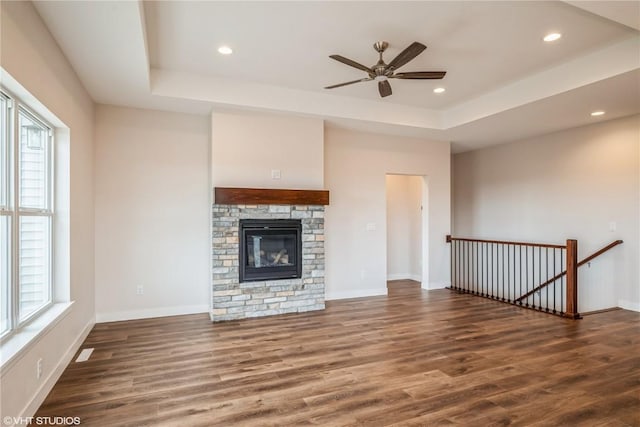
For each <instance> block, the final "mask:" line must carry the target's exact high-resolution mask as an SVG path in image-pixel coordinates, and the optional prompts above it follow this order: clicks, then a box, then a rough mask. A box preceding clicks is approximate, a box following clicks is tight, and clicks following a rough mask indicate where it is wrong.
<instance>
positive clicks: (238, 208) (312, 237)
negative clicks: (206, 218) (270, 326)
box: [210, 204, 325, 322]
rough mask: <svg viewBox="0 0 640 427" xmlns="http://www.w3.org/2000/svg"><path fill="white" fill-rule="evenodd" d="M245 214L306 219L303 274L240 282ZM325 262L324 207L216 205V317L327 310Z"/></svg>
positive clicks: (213, 307) (213, 285) (228, 317)
mask: <svg viewBox="0 0 640 427" xmlns="http://www.w3.org/2000/svg"><path fill="white" fill-rule="evenodd" d="M240 219H264V220H270V219H299V220H301V222H302V277H301V278H298V279H284V280H263V281H253V282H243V283H240V282H239V247H240V246H239V245H240V241H239V223H240ZM324 263H325V257H324V206H322V205H242V204H238V205H223V204H214V205H213V207H212V304H211V307H212V309H211V313H210V316H211V320H212V321H214V322H217V321H224V320H235V319H243V318H248V317H261V316H270V315H276V314H284V313H295V312H304V311H311V310H322V309H324V294H325V291H324Z"/></svg>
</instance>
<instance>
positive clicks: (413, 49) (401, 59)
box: [389, 42, 427, 70]
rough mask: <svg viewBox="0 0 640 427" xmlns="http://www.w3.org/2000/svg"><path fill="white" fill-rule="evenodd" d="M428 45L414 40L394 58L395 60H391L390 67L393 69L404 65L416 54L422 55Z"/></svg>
mask: <svg viewBox="0 0 640 427" xmlns="http://www.w3.org/2000/svg"><path fill="white" fill-rule="evenodd" d="M426 48H427V47H426V46H425V45H423V44H422V43H418V42H413V43H411V44H410V45H409V47H408V48H406V49H405V50H403V51H402V52H400V54H399V55H398V56H396V57H395V58H393V61H391V62H389V68H390V69H392V70H395V69H398V68H400V67H402V66H403V65H404V64H406V63H407V62H409V61H411V60H412V59H413V58H415V57H416V56H418V55H420V54H421V53H422V51H423V50H425V49H426Z"/></svg>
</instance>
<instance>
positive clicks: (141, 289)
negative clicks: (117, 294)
mask: <svg viewBox="0 0 640 427" xmlns="http://www.w3.org/2000/svg"><path fill="white" fill-rule="evenodd" d="M136 294H138V295H143V294H144V286H142V285H138V287H136Z"/></svg>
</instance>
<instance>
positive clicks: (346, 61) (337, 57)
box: [329, 55, 375, 75]
mask: <svg viewBox="0 0 640 427" xmlns="http://www.w3.org/2000/svg"><path fill="white" fill-rule="evenodd" d="M329 58H331V59H335V60H336V61H338V62H342V63H343V64H347V65H350V66H352V67H354V68H357V69H358V70H362V71H366V72H367V73H368V74H369V75H373V74H375V73H374V71H373V70H372V69H371V68H369V67H366V66H364V65H362V64H358V63H357V62H356V61H353V60H351V59H349V58H345V57H344V56H340V55H329Z"/></svg>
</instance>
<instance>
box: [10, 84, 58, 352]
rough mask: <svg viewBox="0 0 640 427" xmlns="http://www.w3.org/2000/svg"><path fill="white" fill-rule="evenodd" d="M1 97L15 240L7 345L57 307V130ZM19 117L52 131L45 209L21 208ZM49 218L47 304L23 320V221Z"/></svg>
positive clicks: (16, 101) (22, 105)
mask: <svg viewBox="0 0 640 427" xmlns="http://www.w3.org/2000/svg"><path fill="white" fill-rule="evenodd" d="M0 96H2V97H3V98H5V99H7V100H8V107H9V108H8V113H7V115H8V118H7V129H6V132H7V138H8V139H7V141H8V144H7V146H8V147H7V149H8V153H6V155H7V156H8V157H7V164H8V166H9V167H8V169H9V170H8V171H7V173H8V175H9V179H8V183H7V187H8V189H7V190H8V193H7V198H8V200H7V202H8V206H7V207H6V209H5V208H3V207H2V206H0V215H3V216H8V217H9V218H10V221H11V227H10V230H9V233H10V236H11V237H10V238H11V246H10V248H9V252H10V254H11V261H10V266H11V267H10V270H11V271H9V272H8V274H9V290H8V291H9V300H10V304H9V311H10V316H9V327H8V329H7V330H6V331H5V332H4V333H2V335H0V342H3V341H5V340H6V339H7V338H9V337H10V336H12V335H14V334H15V333H16V332H18V331H20V329H22V328H23V327H24V326H26V325H27V324H29V323H30V322H32V321H33V320H35V319H36V318H38V317H39V316H40V315H41V314H43V313H44V312H45V311H46V310H47V309H48V308H50V307H51V306H52V305H53V303H54V284H53V277H54V271H53V270H54V248H55V242H54V215H55V210H54V200H55V198H54V190H55V182H54V180H55V173H54V172H55V171H54V166H55V146H54V144H55V140H54V137H53V135H54V132H53V129H54V127H53V126H52V125H51V124H50V123H49V122H48V121H47V120H45V119H44V118H42V116H41V115H39V114H37V113H35V112H34V111H33V110H32V109H31V108H29V106H28V105H26V104H25V103H24V102H22V101H21V100H20V99H19V98H18V97H16V96H15V95H13V94H12V93H11V92H10V91H8V90H6V89H5V88H4V87H0ZM19 113H23V114H24V115H26V116H27V117H28V118H29V119H30V120H33V121H34V122H36V123H38V124H40V125H42V126H43V127H45V128H46V129H48V135H47V138H48V139H47V147H46V163H45V171H46V176H45V177H46V178H45V179H46V180H47V182H46V189H45V192H46V194H45V206H44V208H23V207H21V206H20V191H21V189H20V164H19V162H20V132H19V116H20V114H19ZM29 216H31V217H46V218H48V221H49V225H48V231H49V236H48V237H49V248H48V256H49V259H48V269H49V271H48V272H47V278H48V283H47V284H46V286H47V295H48V298H47V301H45V303H44V304H42V305H41V306H40V307H38V308H37V309H36V310H35V311H33V312H32V313H30V314H29V315H28V316H26V317H25V318H23V319H22V320H21V319H20V275H19V262H20V257H19V254H20V233H19V228H20V219H21V218H22V217H29Z"/></svg>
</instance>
